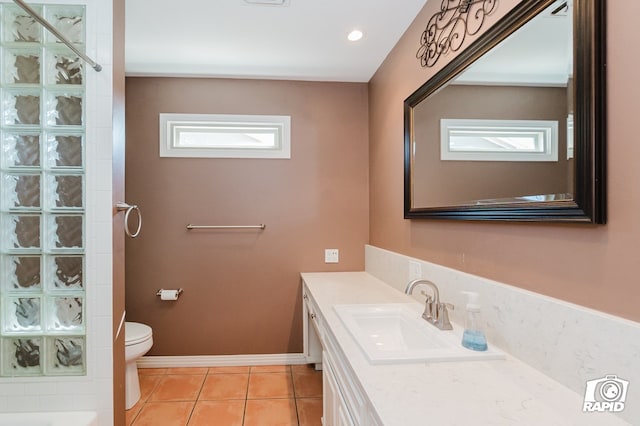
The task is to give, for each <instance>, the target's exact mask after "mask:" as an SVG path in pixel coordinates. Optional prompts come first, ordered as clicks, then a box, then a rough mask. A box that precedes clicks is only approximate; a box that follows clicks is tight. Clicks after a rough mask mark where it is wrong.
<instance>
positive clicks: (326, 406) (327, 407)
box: [322, 354, 355, 426]
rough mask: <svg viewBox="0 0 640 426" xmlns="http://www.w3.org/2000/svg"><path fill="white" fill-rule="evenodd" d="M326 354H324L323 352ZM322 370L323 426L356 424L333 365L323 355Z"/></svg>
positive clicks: (350, 425) (349, 425) (352, 425)
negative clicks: (341, 391) (341, 390)
mask: <svg viewBox="0 0 640 426" xmlns="http://www.w3.org/2000/svg"><path fill="white" fill-rule="evenodd" d="M323 355H324V354H323ZM323 366H324V369H323V370H322V386H323V401H322V410H323V411H322V424H323V426H355V425H354V423H353V421H352V420H351V415H350V414H349V410H348V409H347V404H346V402H345V401H344V398H343V397H342V394H341V393H340V387H339V386H338V382H337V381H336V378H335V375H334V372H333V365H332V364H331V363H330V362H329V360H328V358H327V357H326V356H323Z"/></svg>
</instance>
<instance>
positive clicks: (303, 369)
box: [291, 364, 322, 374]
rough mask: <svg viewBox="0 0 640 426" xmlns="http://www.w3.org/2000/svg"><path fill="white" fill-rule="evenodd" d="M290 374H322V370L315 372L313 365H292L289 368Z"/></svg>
mask: <svg viewBox="0 0 640 426" xmlns="http://www.w3.org/2000/svg"><path fill="white" fill-rule="evenodd" d="M291 372H292V373H293V374H297V373H309V374H315V373H320V374H322V370H316V369H315V367H314V364H294V365H292V366H291Z"/></svg>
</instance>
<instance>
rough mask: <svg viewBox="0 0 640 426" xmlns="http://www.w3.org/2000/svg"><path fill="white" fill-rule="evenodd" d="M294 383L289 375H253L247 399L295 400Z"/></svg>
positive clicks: (250, 378) (250, 377)
mask: <svg viewBox="0 0 640 426" xmlns="http://www.w3.org/2000/svg"><path fill="white" fill-rule="evenodd" d="M293 396H294V393H293V383H292V382H291V374H289V373H251V374H250V375H249V391H248V393H247V398H249V399H261V398H293Z"/></svg>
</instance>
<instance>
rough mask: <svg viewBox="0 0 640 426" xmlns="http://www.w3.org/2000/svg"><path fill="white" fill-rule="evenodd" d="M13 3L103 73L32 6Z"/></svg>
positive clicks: (98, 65)
mask: <svg viewBox="0 0 640 426" xmlns="http://www.w3.org/2000/svg"><path fill="white" fill-rule="evenodd" d="M13 2H14V3H15V4H17V5H18V6H20V7H21V8H22V9H23V10H24V11H25V12H27V13H28V14H29V15H31V17H32V18H33V19H35V20H36V21H38V22H39V23H40V24H41V25H42V26H43V27H45V28H46V29H47V30H49V32H51V34H53V35H54V36H56V38H57V39H58V40H60V41H61V42H63V43H64V44H66V45H67V47H68V48H69V49H71V50H73V53H75V54H76V55H78V56H79V57H80V58H82V59H83V60H84V61H85V62H86V63H88V64H89V65H91V68H93V69H94V70H96V71H98V72H100V71H102V65H100V64H98V63H96V61H94V60H93V59H91V58H90V57H88V56H87V55H85V54H84V53H82V52H81V51H80V50H78V48H77V47H75V46H74V45H73V43H71V41H70V40H69V39H68V38H66V37H65V36H64V35H62V33H60V32H59V31H58V30H57V29H56V28H55V27H54V26H53V25H51V24H50V23H49V22H48V21H47V20H46V19H44V18H43V17H42V16H40V15H39V14H38V12H36V11H35V10H33V9H32V8H31V6H29V5H28V4H26V3H25V2H23V1H22V0H13Z"/></svg>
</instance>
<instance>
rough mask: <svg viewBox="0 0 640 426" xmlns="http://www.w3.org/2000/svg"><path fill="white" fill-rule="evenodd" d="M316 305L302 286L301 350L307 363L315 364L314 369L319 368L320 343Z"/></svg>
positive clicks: (320, 359) (320, 361)
mask: <svg viewBox="0 0 640 426" xmlns="http://www.w3.org/2000/svg"><path fill="white" fill-rule="evenodd" d="M317 312H318V307H317V306H316V304H315V302H314V301H313V299H311V297H310V296H309V291H308V290H307V286H306V285H304V284H303V286H302V328H303V333H302V334H303V342H302V346H303V348H302V349H303V351H304V357H305V360H306V362H307V364H315V366H316V369H318V370H319V369H321V363H322V344H321V343H320V337H319V336H320V330H319V327H318V321H319V320H318V313H317Z"/></svg>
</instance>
